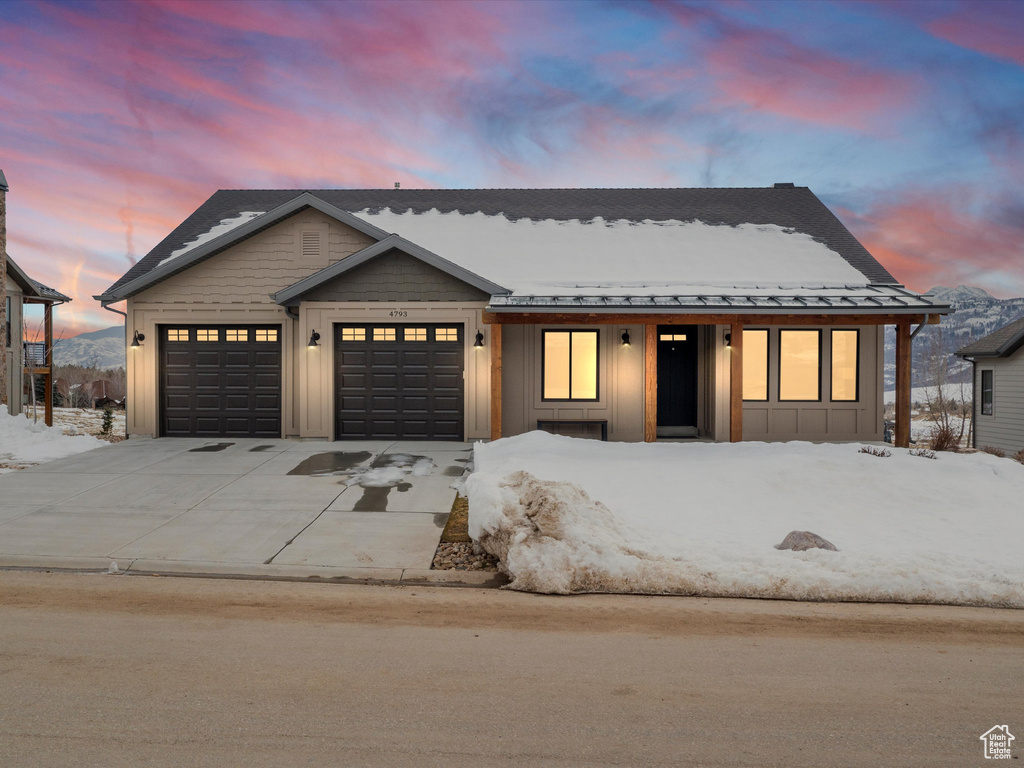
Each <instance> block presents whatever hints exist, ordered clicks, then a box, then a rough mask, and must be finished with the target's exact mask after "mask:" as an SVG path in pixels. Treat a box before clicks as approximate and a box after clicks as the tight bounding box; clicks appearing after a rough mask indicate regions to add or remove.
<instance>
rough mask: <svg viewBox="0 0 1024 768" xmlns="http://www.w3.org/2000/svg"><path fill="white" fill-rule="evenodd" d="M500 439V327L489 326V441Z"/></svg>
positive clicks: (495, 324) (497, 324)
mask: <svg viewBox="0 0 1024 768" xmlns="http://www.w3.org/2000/svg"><path fill="white" fill-rule="evenodd" d="M500 439H501V325H500V324H499V323H493V324H492V325H491V440H500Z"/></svg>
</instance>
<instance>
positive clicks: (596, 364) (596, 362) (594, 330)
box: [540, 328, 601, 403]
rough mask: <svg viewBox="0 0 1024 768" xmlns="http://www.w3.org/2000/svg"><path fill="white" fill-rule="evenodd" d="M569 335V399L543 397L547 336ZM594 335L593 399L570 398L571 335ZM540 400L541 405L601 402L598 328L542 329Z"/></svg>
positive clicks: (599, 331)
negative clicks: (552, 334) (551, 334)
mask: <svg viewBox="0 0 1024 768" xmlns="http://www.w3.org/2000/svg"><path fill="white" fill-rule="evenodd" d="M549 333H568V334H569V397H544V382H545V376H546V375H547V357H548V355H547V342H546V339H547V335H548V334H549ZM574 333H593V334H594V397H572V334H574ZM540 399H541V402H542V403H597V402H600V400H601V330H600V329H599V328H542V329H541V332H540Z"/></svg>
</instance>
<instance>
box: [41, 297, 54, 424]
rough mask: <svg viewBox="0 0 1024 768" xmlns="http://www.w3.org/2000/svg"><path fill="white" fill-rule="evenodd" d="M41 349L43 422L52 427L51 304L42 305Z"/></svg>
mask: <svg viewBox="0 0 1024 768" xmlns="http://www.w3.org/2000/svg"><path fill="white" fill-rule="evenodd" d="M43 328H44V330H43V344H44V345H45V346H44V347H43V348H44V349H45V350H46V351H45V353H44V354H45V355H46V357H45V359H44V360H43V362H44V363H46V373H44V374H43V386H44V387H46V391H45V392H44V393H43V421H44V422H45V423H46V426H48V427H52V426H53V302H50V301H48V302H46V303H45V304H44V305H43Z"/></svg>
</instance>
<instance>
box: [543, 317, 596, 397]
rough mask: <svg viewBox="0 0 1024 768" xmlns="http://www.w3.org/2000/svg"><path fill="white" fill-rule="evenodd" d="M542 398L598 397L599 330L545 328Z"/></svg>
mask: <svg viewBox="0 0 1024 768" xmlns="http://www.w3.org/2000/svg"><path fill="white" fill-rule="evenodd" d="M542 339H543V342H542V347H543V361H542V370H543V374H542V377H543V385H542V388H543V396H542V397H543V399H544V400H597V331H543V332H542Z"/></svg>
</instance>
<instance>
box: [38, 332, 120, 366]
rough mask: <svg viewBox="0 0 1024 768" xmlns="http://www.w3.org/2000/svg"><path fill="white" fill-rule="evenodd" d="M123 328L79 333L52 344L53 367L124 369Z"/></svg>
mask: <svg viewBox="0 0 1024 768" xmlns="http://www.w3.org/2000/svg"><path fill="white" fill-rule="evenodd" d="M124 352H125V349H124V326H122V325H115V326H112V327H110V328H104V329H102V330H100V331H90V332H89V333H80V334H78V335H77V336H72V337H70V338H68V339H60V340H58V341H55V342H54V344H53V362H54V364H55V365H82V366H87V367H88V366H93V367H96V368H124V367H125V359H124Z"/></svg>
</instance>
